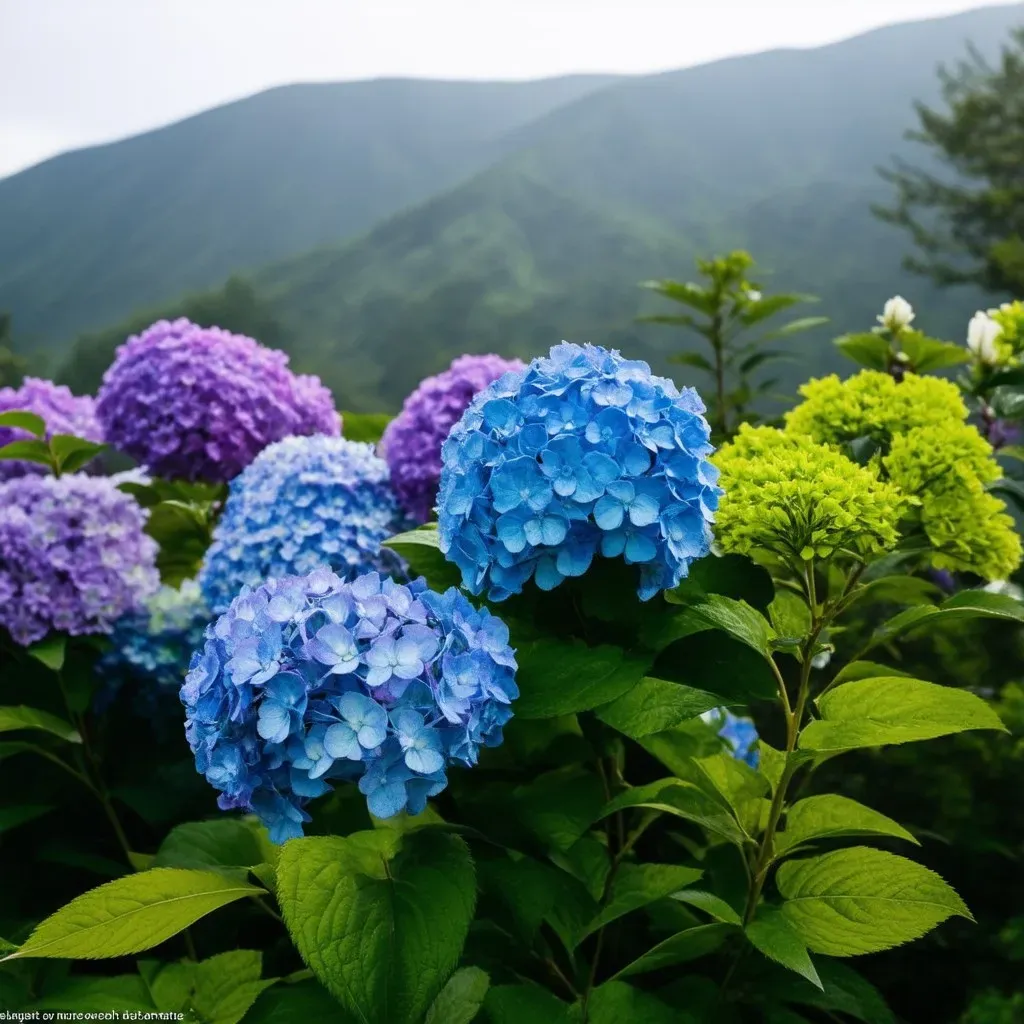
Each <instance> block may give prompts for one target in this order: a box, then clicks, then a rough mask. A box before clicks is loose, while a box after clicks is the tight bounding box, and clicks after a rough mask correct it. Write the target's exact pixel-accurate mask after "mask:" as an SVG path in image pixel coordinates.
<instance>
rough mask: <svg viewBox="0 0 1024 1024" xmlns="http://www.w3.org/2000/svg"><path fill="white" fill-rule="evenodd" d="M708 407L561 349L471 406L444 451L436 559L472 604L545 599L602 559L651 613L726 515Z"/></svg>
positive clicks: (582, 350) (626, 367)
mask: <svg viewBox="0 0 1024 1024" xmlns="http://www.w3.org/2000/svg"><path fill="white" fill-rule="evenodd" d="M703 413H704V404H703V402H701V400H700V397H699V396H698V395H697V392H696V391H694V390H693V389H692V388H691V389H686V390H683V391H679V390H678V389H677V388H676V386H675V385H674V384H673V383H672V382H671V381H670V380H667V379H666V378H664V377H656V376H654V375H653V374H652V373H651V369H650V367H649V366H648V365H647V364H646V363H643V362H638V361H630V360H626V359H623V358H622V356H620V355H619V353H618V352H609V351H607V350H605V349H602V348H597V347H595V346H592V345H585V346H580V345H573V344H565V343H563V344H561V345H557V346H556V347H555V348H553V349H552V350H551V354H550V355H549V356H546V357H542V358H539V359H535V360H534V361H533V362H532V363H531V364H530V365H529V367H528V368H527V369H526V370H525V371H522V372H518V373H507V374H505V375H504V376H503V377H501V378H500V379H499V380H497V381H496V382H495V383H493V384H491V385H490V386H489V387H488V388H486V389H485V390H484V391H482V392H481V393H480V394H479V395H477V396H476V397H475V398H474V399H473V402H472V404H471V405H470V407H469V409H468V410H467V411H466V413H465V415H464V416H463V417H462V418H461V419H460V420H459V422H458V423H457V424H456V425H455V426H454V427H453V428H452V432H451V436H450V437H449V438H448V440H447V441H446V442H445V444H444V447H443V449H442V459H443V461H444V469H443V471H442V476H441V493H440V497H439V499H438V523H439V529H440V546H441V550H442V551H443V552H445V554H447V555H448V557H449V558H450V559H451V560H452V561H453V562H454V563H455V564H456V565H457V566H458V567H459V569H460V570H461V572H462V579H463V584H464V586H465V587H466V589H467V590H469V592H470V593H472V594H481V593H484V592H485V591H486V592H487V594H488V595H489V596H490V597H491V598H492V599H493V600H502V599H503V598H505V597H508V596H509V595H511V594H517V593H519V592H520V591H521V590H522V588H523V585H524V584H525V583H526V581H527V580H529V579H531V578H532V579H534V580H535V581H536V583H537V586H539V587H541V588H542V589H544V590H551V589H553V588H554V587H557V586H558V584H559V583H561V582H562V581H563V580H564V579H566V578H567V577H571V576H582V575H583V574H584V573H585V572H586V571H587V570H588V569H589V568H590V565H591V562H592V561H593V560H594V558H595V557H596V556H597V555H598V554H600V555H601V556H603V557H605V558H620V557H621V558H622V559H623V560H624V561H625V562H626V563H627V564H628V565H637V566H639V567H640V582H639V585H638V593H639V595H640V597H641V598H642V599H644V600H647V599H649V598H651V597H653V596H654V595H655V594H657V593H658V591H660V590H666V589H671V588H672V587H675V586H677V585H678V583H679V581H680V580H681V579H682V578H683V577H684V576H685V575H686V572H687V569H688V567H689V565H690V562H691V561H693V559H695V558H700V557H701V556H703V555H705V554H707V552H708V550H709V547H710V542H711V530H710V526H709V523H710V521H711V520H712V518H713V515H714V510H715V509H716V508H717V505H718V496H719V494H720V491H719V489H718V488H717V486H716V480H717V477H718V473H717V470H716V469H715V467H714V466H713V465H712V464H711V463H710V462H709V461H708V456H709V455H710V454H711V451H712V447H711V444H710V443H709V438H710V433H711V432H710V428H709V427H708V423H707V420H705V419H704V415H703Z"/></svg>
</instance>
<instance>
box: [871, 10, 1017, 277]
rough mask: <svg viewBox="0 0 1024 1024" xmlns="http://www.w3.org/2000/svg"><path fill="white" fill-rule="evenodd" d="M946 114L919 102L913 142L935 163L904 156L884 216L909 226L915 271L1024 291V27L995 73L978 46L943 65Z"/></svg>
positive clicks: (887, 174) (910, 263) (879, 211)
mask: <svg viewBox="0 0 1024 1024" xmlns="http://www.w3.org/2000/svg"><path fill="white" fill-rule="evenodd" d="M939 75H940V78H941V81H942V97H943V101H944V105H945V109H942V110H936V109H932V108H930V107H927V106H925V105H924V104H923V103H918V104H917V105H916V110H917V117H918V121H919V126H918V127H917V128H916V129H914V130H912V131H910V132H908V133H907V138H908V139H910V140H912V141H914V142H918V143H921V144H922V145H923V146H925V147H927V149H928V150H929V151H930V159H928V160H926V161H923V162H924V163H925V164H927V165H928V166H923V167H914V166H911V165H910V164H908V163H907V162H905V161H903V160H897V161H895V163H894V165H893V167H892V168H888V169H883V170H882V171H881V172H880V173H881V174H882V177H883V178H885V179H886V181H888V182H890V183H891V184H892V185H894V186H895V188H896V199H895V202H894V203H893V205H892V206H889V207H884V206H883V207H876V208H875V210H874V212H875V214H876V215H877V216H878V217H880V218H881V219H882V220H885V221H887V222H889V223H891V224H896V225H898V226H900V227H902V228H905V229H906V230H907V231H908V232H909V233H910V236H911V238H912V239H913V242H914V245H915V246H916V248H917V250H918V251H917V253H916V254H914V255H912V256H910V257H908V258H907V259H906V261H905V265H906V266H907V268H908V269H909V270H912V271H914V272H916V273H919V274H923V275H925V276H927V277H930V278H932V280H934V281H935V282H936V283H938V284H939V285H951V284H968V283H972V284H976V285H980V286H981V287H982V288H984V289H986V290H987V291H991V292H997V293H1011V294H1019V293H1020V292H1021V291H1022V290H1024V177H1022V176H1021V166H1022V165H1024V28H1021V29H1017V30H1016V31H1015V32H1014V33H1013V34H1012V36H1011V39H1010V42H1009V43H1008V45H1007V46H1005V47H1004V48H1003V51H1002V55H1001V57H1000V60H999V63H998V66H996V67H993V66H991V65H989V63H988V62H987V61H986V60H985V59H984V58H983V57H982V56H981V55H980V54H979V53H978V52H977V51H976V50H974V49H973V48H972V49H970V50H969V55H968V58H967V59H966V60H963V61H961V62H960V63H959V64H958V65H957V66H956V67H955V68H954V69H952V70H950V69H948V68H941V69H940V70H939Z"/></svg>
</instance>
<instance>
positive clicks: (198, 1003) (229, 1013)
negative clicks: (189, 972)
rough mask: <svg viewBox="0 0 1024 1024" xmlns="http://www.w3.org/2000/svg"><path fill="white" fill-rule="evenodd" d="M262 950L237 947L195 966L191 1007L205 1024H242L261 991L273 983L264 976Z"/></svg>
mask: <svg viewBox="0 0 1024 1024" xmlns="http://www.w3.org/2000/svg"><path fill="white" fill-rule="evenodd" d="M262 970H263V954H262V953H260V952H259V951H258V950H254V949H235V950H231V951H230V952H228V953H219V954H218V955H217V956H211V957H210V958H209V959H208V960H203V961H201V962H200V963H198V964H196V965H195V967H194V974H193V980H192V993H191V999H190V1004H191V1009H192V1010H194V1011H195V1013H196V1014H197V1015H198V1017H199V1019H200V1020H202V1021H204V1022H205V1024H240V1021H241V1020H242V1018H243V1017H245V1015H246V1014H247V1013H248V1012H249V1009H250V1007H251V1006H252V1005H253V1003H255V1002H256V999H257V998H258V996H259V994H260V993H261V992H262V991H263V990H264V989H266V988H270V986H271V985H273V984H274V980H270V979H268V980H263V979H261V977H260V975H261V973H262Z"/></svg>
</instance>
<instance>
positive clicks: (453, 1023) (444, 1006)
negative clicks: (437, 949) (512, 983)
mask: <svg viewBox="0 0 1024 1024" xmlns="http://www.w3.org/2000/svg"><path fill="white" fill-rule="evenodd" d="M490 984H491V979H490V978H489V977H488V976H487V972H486V971H482V970H480V968H479V967H463V968H460V969H459V970H457V971H456V972H455V973H454V974H453V975H452V976H451V977H450V978H449V979H448V982H447V984H446V985H445V986H444V988H443V989H441V991H440V992H439V993H438V994H437V998H436V999H435V1000H434V1001H433V1003H431V1005H430V1009H429V1010H428V1011H427V1019H426V1020H425V1021H424V1024H470V1022H471V1021H472V1020H473V1019H474V1018H475V1017H476V1015H477V1014H478V1013H479V1012H480V1007H481V1006H483V1004H484V999H485V998H486V997H487V989H488V988H489V987H490Z"/></svg>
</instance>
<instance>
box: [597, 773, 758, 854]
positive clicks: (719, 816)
mask: <svg viewBox="0 0 1024 1024" xmlns="http://www.w3.org/2000/svg"><path fill="white" fill-rule="evenodd" d="M627 807H645V808H647V809H648V810H652V811H661V812H662V813H663V814H672V815H675V816H676V817H677V818H685V819H686V820H687V821H693V822H696V823H697V824H698V825H702V826H703V827H704V828H706V829H709V830H710V831H712V832H715V833H717V834H718V835H720V836H724V837H725V838H726V839H728V840H729V841H730V842H733V843H737V844H742V843H743V842H746V841H748V840H749V837H748V836H746V835H745V834H744V833H743V831H742V830H741V829H740V826H739V825H738V824H737V822H736V820H735V818H734V817H733V816H732V815H731V814H730V813H729V812H728V811H727V810H726V808H725V807H723V805H722V804H721V803H720V802H719V801H717V800H716V799H715V798H714V797H712V796H709V795H708V794H707V793H706V792H704V790H702V789H699V788H698V787H697V786H695V785H693V783H691V782H684V781H683V780H682V779H662V780H661V781H660V782H651V783H648V784H647V785H646V786H632V787H630V788H629V789H627V790H626V791H625V792H623V793H620V794H619V795H618V796H617V797H615V798H614V799H613V800H611V801H610V802H609V803H607V804H606V805H605V807H604V810H603V811H602V812H601V817H602V818H607V817H608V815H609V814H614V813H615V812H616V811H621V810H625V809H626V808H627Z"/></svg>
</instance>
